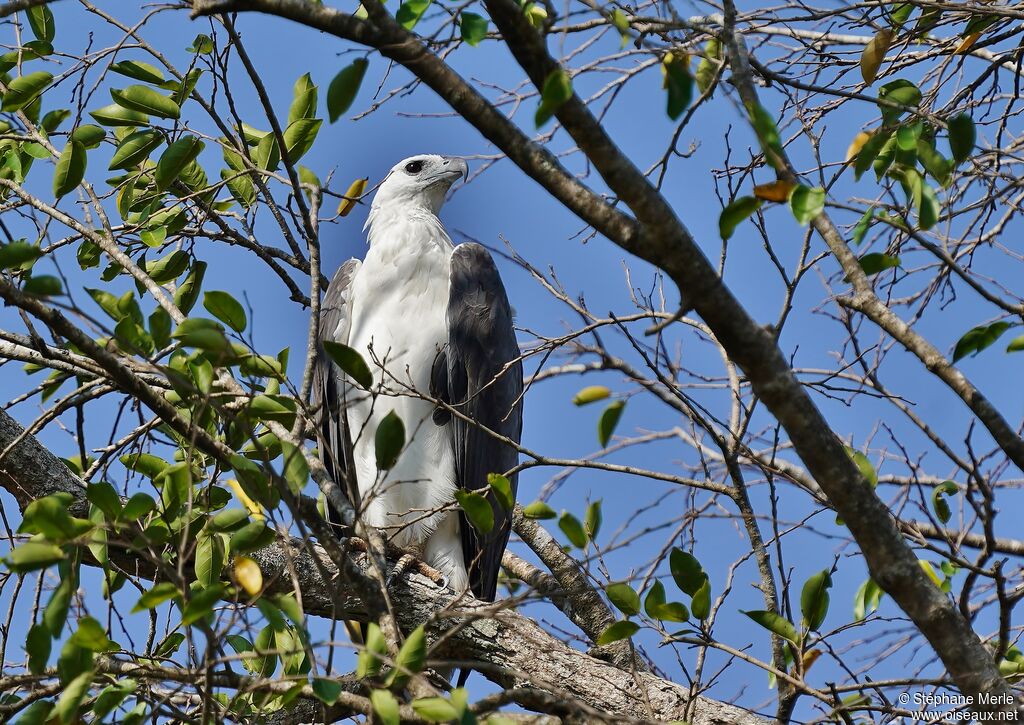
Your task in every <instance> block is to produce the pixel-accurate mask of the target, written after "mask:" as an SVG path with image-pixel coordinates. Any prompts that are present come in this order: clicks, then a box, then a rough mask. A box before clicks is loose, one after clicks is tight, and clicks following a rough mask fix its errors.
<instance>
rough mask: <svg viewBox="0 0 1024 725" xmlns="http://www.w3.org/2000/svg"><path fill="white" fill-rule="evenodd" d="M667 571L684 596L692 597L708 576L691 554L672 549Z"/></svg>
mask: <svg viewBox="0 0 1024 725" xmlns="http://www.w3.org/2000/svg"><path fill="white" fill-rule="evenodd" d="M668 566H669V571H671V572H672V579H673V580H674V581H675V583H676V586H677V587H679V590H680V591H681V592H683V593H684V594H688V595H689V596H691V597H692V596H693V595H694V594H696V593H697V591H698V590H699V589H700V588H701V587H702V586H703V585H704V582H705V580H707V578H708V575H707V574H706V573H705V572H704V567H702V566H701V564H700V562H699V561H698V560H697V557H695V556H694V555H693V554H690V553H688V552H686V551H683V550H682V549H679V548H673V549H672V551H671V553H670V554H669V557H668Z"/></svg>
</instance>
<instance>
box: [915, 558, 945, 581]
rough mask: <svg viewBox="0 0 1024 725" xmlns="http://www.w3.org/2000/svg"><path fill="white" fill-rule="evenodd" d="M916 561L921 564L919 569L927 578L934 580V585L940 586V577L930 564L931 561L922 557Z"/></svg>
mask: <svg viewBox="0 0 1024 725" xmlns="http://www.w3.org/2000/svg"><path fill="white" fill-rule="evenodd" d="M917 563H918V564H920V565H921V569H923V570H924V573H925V574H927V575H928V578H929V579H931V580H932V581H933V582H935V586H937V587H941V586H942V579H940V578H939V575H938V573H936V571H935V567H933V566H932V565H931V562H928V561H925V560H924V559H918V560H917Z"/></svg>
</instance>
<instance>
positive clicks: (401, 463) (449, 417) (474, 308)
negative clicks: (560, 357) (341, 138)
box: [313, 154, 523, 601]
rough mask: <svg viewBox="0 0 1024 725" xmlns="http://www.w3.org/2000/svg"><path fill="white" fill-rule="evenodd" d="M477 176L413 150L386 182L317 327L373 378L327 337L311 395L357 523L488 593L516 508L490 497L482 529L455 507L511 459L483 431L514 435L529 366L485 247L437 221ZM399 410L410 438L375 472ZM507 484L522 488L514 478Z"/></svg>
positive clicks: (459, 584)
mask: <svg viewBox="0 0 1024 725" xmlns="http://www.w3.org/2000/svg"><path fill="white" fill-rule="evenodd" d="M468 172H469V168H468V166H467V164H466V162H465V160H463V159H460V158H450V157H445V156H437V155H432V154H430V155H422V156H413V157H411V158H408V159H405V160H404V161H402V162H400V163H398V164H397V165H396V166H395V167H394V168H392V169H391V171H390V172H389V173H388V175H387V177H386V178H385V179H384V181H383V182H382V183H381V184H380V187H379V188H378V190H377V193H376V195H375V197H374V199H373V203H372V205H371V208H370V214H369V218H368V219H367V221H366V226H365V227H364V229H365V230H367V238H368V241H369V245H370V248H369V251H368V252H367V253H366V257H365V259H363V261H362V262H360V261H359V260H357V259H350V260H348V261H347V262H345V264H343V265H342V266H341V268H340V269H339V270H338V272H337V273H336V274H335V275H334V279H333V280H332V281H331V284H330V287H329V288H328V290H327V292H326V294H325V295H324V299H323V311H322V315H321V324H320V336H321V337H320V339H321V342H322V341H324V340H331V341H334V342H338V343H342V344H344V345H346V346H348V347H349V348H352V349H353V350H355V351H356V352H358V353H359V354H360V355H361V356H362V357H363V359H364V360H365V361H366V363H367V365H368V367H369V368H370V371H371V372H372V375H373V385H372V386H371V387H370V388H369V389H366V388H363V387H361V386H359V385H357V384H356V383H355V382H354V381H353V380H351V379H350V378H349V377H348V376H346V375H345V374H344V373H343V372H342V371H341V369H340V368H339V367H338V366H337V365H335V364H334V363H333V362H332V359H331V358H330V356H328V355H327V354H326V353H325V352H324V350H323V349H322V346H321V350H320V356H319V358H318V363H317V371H316V378H315V380H314V393H313V398H314V400H313V403H314V409H319V410H320V411H321V417H320V425H319V437H320V440H319V450H320V455H321V457H322V458H323V459H324V462H325V464H326V467H327V469H328V471H329V472H330V473H331V474H332V476H333V478H334V480H335V481H337V482H338V483H339V484H341V485H342V486H343V487H346V486H347V491H348V493H349V496H350V497H352V498H353V499H354V503H355V504H356V508H357V510H358V511H359V512H360V515H361V517H362V521H363V522H364V523H365V524H367V525H370V526H373V527H376V528H377V529H379V530H381V531H382V533H384V534H385V536H386V537H389V538H390V540H391V542H392V543H394V544H396V545H397V546H399V547H401V548H403V549H406V550H407V551H411V552H413V553H415V554H416V555H417V556H418V557H419V558H421V559H422V560H423V561H425V562H426V563H427V564H429V565H430V566H432V567H434V568H435V569H438V570H439V571H441V572H442V574H443V575H445V576H446V577H447V578H448V583H449V586H451V587H452V588H453V589H455V590H456V591H465V590H466V589H467V588H469V589H471V590H472V593H473V594H474V595H475V596H476V597H477V598H479V599H484V600H488V601H492V600H493V599H494V595H495V589H496V587H497V581H498V571H499V568H500V565H501V556H502V553H503V552H504V549H505V545H506V544H507V543H508V536H509V530H510V527H511V512H510V511H507V510H505V508H504V507H502V506H501V505H499V503H498V502H497V500H496V498H495V497H494V496H493V494H491V495H488V496H487V498H488V500H489V501H491V506H492V509H493V513H494V522H495V523H494V527H493V529H492V530H491V531H490V532H489V533H487V534H482V533H480V532H479V531H477V530H476V529H475V528H474V527H473V526H472V525H471V524H470V523H469V521H468V520H467V518H466V515H465V513H464V512H462V511H461V510H456V509H455V508H453V507H452V506H451V504H452V502H453V501H454V500H455V493H456V491H458V490H460V489H461V490H465V491H473V490H478V489H482V488H485V487H486V486H487V485H488V481H487V474H489V473H504V472H505V471H507V470H509V469H511V468H513V467H514V466H515V465H516V462H517V459H518V454H517V451H516V449H515V448H514V447H513V446H511V445H509V444H508V443H506V442H504V441H502V440H501V439H499V438H497V437H495V436H494V435H492V433H490V432H488V430H489V431H491V432H493V433H496V434H498V435H499V436H502V437H504V438H505V439H507V440H511V441H514V442H515V443H518V442H519V436H520V432H521V430H522V392H523V382H522V380H523V375H522V363H521V361H520V359H519V358H520V353H519V346H518V344H517V343H516V339H515V332H514V330H513V326H512V309H511V307H510V306H509V302H508V297H507V295H506V294H505V288H504V286H503V285H502V283H501V278H500V277H499V275H498V270H497V268H496V267H495V265H494V261H493V260H492V259H491V255H490V254H489V253H488V252H487V250H486V249H484V248H483V247H482V246H480V245H479V244H468V243H467V244H460V245H459V246H455V245H453V244H452V241H451V239H450V238H449V236H448V234H447V233H446V232H445V229H444V226H443V225H442V224H441V221H440V220H439V219H438V217H437V215H438V212H439V211H440V209H441V206H442V205H443V204H444V202H445V198H446V195H447V192H448V189H449V188H450V187H451V185H452V184H453V183H454V182H455V181H456V180H457V179H459V178H460V177H462V178H465V177H466V176H467V175H468ZM436 400H440V401H443V402H444V403H445V404H447V405H449V406H451V408H450V409H449V408H446V407H444V406H439V405H437V404H435V402H433V401H436ZM391 411H394V413H395V414H397V415H398V417H399V418H400V419H401V420H402V423H403V424H404V427H405V431H406V441H405V447H404V448H403V450H402V452H401V454H400V456H399V457H398V459H397V462H396V463H395V464H394V465H393V467H391V468H390V469H389V470H387V471H380V470H378V468H377V459H376V455H375V441H374V439H375V433H376V430H377V427H378V425H379V424H380V422H381V420H383V419H384V417H385V416H386V415H387V414H388V413H389V412H391ZM481 426H482V427H481ZM485 429H487V430H485ZM511 483H512V491H513V495H514V494H515V485H516V481H515V476H512V478H511ZM328 513H329V515H330V516H332V517H334V518H332V522H337V514H336V513H334V512H330V511H329V512H328Z"/></svg>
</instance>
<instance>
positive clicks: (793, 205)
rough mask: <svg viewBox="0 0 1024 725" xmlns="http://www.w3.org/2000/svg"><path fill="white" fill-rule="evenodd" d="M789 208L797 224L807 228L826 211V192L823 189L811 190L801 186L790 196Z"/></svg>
mask: <svg viewBox="0 0 1024 725" xmlns="http://www.w3.org/2000/svg"><path fill="white" fill-rule="evenodd" d="M789 208H790V209H791V210H792V212H793V217H794V218H795V219H796V221H797V223H798V224H800V225H801V226H806V225H807V224H808V223H810V221H811V220H812V219H814V217H816V216H818V215H819V214H821V212H823V211H824V210H825V190H824V189H822V188H821V187H815V188H813V189H811V188H808V187H806V186H803V185H802V184H801V185H799V186H797V187H796V188H795V189H793V193H792V194H790V196H789Z"/></svg>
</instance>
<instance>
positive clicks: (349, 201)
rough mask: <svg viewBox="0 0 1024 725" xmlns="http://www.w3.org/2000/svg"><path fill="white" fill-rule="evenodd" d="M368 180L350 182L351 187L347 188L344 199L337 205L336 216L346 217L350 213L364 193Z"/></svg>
mask: <svg viewBox="0 0 1024 725" xmlns="http://www.w3.org/2000/svg"><path fill="white" fill-rule="evenodd" d="M368 181H369V179H368V178H367V179H356V180H355V181H353V182H352V184H351V186H349V187H348V191H346V192H345V198H344V199H342V200H341V203H340V204H338V216H348V213H349V212H350V211H352V210H353V209H354V208H355V206H356V202H357V201H358V200H359V197H361V196H362V195H363V192H364V191H366V182H368Z"/></svg>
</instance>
